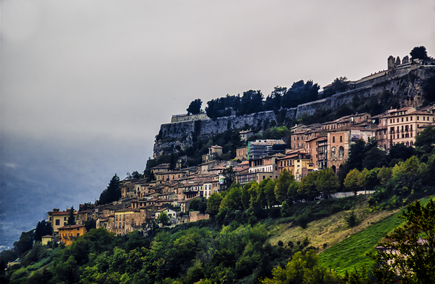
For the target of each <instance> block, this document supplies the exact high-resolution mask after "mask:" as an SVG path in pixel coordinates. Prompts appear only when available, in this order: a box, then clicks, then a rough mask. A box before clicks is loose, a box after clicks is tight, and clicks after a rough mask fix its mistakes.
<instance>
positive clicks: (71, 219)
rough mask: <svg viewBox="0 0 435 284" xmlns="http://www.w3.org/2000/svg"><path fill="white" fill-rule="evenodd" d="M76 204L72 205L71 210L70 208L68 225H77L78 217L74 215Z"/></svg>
mask: <svg viewBox="0 0 435 284" xmlns="http://www.w3.org/2000/svg"><path fill="white" fill-rule="evenodd" d="M74 212H75V210H74V206H71V208H70V210H69V216H68V223H67V225H75V224H76V218H75V216H74Z"/></svg>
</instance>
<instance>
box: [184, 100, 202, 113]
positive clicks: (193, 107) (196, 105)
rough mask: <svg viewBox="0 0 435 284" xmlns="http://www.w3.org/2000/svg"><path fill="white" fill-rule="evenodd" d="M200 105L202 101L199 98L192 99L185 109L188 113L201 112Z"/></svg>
mask: <svg viewBox="0 0 435 284" xmlns="http://www.w3.org/2000/svg"><path fill="white" fill-rule="evenodd" d="M201 105H202V101H201V99H196V100H193V101H192V102H191V103H190V105H189V107H188V108H187V109H186V110H187V113H188V114H199V113H201Z"/></svg>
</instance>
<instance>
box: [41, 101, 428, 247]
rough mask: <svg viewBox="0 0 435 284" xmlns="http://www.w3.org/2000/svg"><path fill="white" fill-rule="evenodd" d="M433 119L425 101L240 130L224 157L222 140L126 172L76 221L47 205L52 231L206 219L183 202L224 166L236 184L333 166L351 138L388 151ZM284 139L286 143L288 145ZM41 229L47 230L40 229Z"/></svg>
mask: <svg viewBox="0 0 435 284" xmlns="http://www.w3.org/2000/svg"><path fill="white" fill-rule="evenodd" d="M433 124H434V113H433V107H432V106H428V107H424V108H421V109H419V110H417V109H415V108H413V107H405V108H401V109H391V110H389V111H387V112H385V113H383V114H380V115H376V116H370V115H369V114H367V113H361V114H354V115H349V116H345V117H341V118H339V119H337V120H334V121H331V122H326V123H322V124H312V125H296V126H294V127H292V128H291V129H290V133H291V136H290V141H284V140H282V139H262V140H256V141H247V140H248V139H249V137H250V136H251V135H253V134H254V133H253V132H252V131H249V130H247V131H242V132H241V133H240V134H241V138H242V140H245V141H247V146H246V147H243V148H240V149H237V157H236V159H234V160H232V161H221V160H220V159H219V157H220V156H221V155H222V147H221V146H218V145H215V146H212V147H210V149H209V152H208V154H207V155H204V156H203V163H202V164H200V165H198V166H196V167H190V168H181V167H180V166H179V165H178V164H177V165H178V166H176V168H175V169H170V164H160V165H158V166H155V167H153V168H152V169H151V170H152V172H153V174H154V177H155V179H154V180H152V181H147V180H146V179H127V180H123V181H122V182H121V198H120V199H119V200H118V201H115V202H113V203H111V204H105V205H91V204H84V205H80V208H79V210H78V212H74V216H75V219H76V225H67V224H68V222H67V220H68V217H69V216H70V212H69V210H66V211H59V209H53V211H50V212H48V216H49V222H50V223H51V225H52V227H53V229H54V235H55V237H56V238H57V239H58V240H59V241H62V242H64V243H65V244H70V243H71V240H72V239H73V238H74V237H77V236H80V235H82V234H84V233H85V232H86V230H85V229H84V227H85V226H84V224H85V222H86V221H88V220H90V219H93V220H96V227H97V228H99V227H104V228H106V229H107V230H109V231H110V232H113V233H115V234H117V235H123V234H127V233H129V232H132V231H135V230H139V231H143V232H144V234H146V232H147V230H148V228H149V224H151V223H153V222H152V221H153V220H155V219H157V218H158V216H159V214H161V213H162V212H163V211H165V212H166V214H167V215H168V216H169V217H170V222H171V224H172V225H175V224H180V223H185V222H195V221H198V220H201V219H207V218H209V216H208V215H207V214H201V213H199V212H196V211H190V212H189V204H190V202H191V201H192V200H194V199H195V198H199V197H205V198H209V197H210V195H211V194H213V193H214V192H219V191H220V190H221V189H222V188H223V186H224V182H225V177H226V175H225V174H224V170H225V169H227V168H230V167H232V169H233V175H234V179H235V181H236V182H239V183H240V184H242V185H244V184H246V183H248V182H251V181H257V182H261V181H262V180H265V179H267V178H271V179H275V178H277V177H278V176H279V174H280V173H281V172H282V171H283V170H284V169H286V170H287V171H290V172H291V173H292V174H293V175H294V176H295V178H296V179H297V180H301V179H302V178H303V177H305V176H306V175H307V174H308V173H310V172H312V171H315V170H321V169H324V168H327V167H328V168H332V169H333V170H334V171H337V170H338V168H339V167H340V165H341V164H342V163H344V162H345V161H346V159H347V158H348V156H349V149H350V146H351V144H352V143H354V142H355V141H357V140H359V139H363V140H365V141H366V142H367V141H368V140H369V139H370V138H376V140H377V141H378V146H379V147H380V148H382V149H384V150H386V151H388V150H389V149H390V148H391V147H392V146H393V145H396V144H400V143H403V144H405V145H406V146H413V145H414V143H415V137H416V136H417V135H418V134H419V133H420V132H421V131H423V129H424V128H426V127H427V126H430V125H433ZM289 146H291V147H289ZM47 237H48V236H47Z"/></svg>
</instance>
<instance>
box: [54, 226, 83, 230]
mask: <svg viewBox="0 0 435 284" xmlns="http://www.w3.org/2000/svg"><path fill="white" fill-rule="evenodd" d="M84 227H85V225H66V226H63V227H60V228H59V230H70V229H78V228H84Z"/></svg>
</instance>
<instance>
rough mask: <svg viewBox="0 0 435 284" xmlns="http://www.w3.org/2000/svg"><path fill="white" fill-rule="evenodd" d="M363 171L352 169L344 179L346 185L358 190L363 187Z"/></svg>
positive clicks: (348, 187) (350, 189) (350, 188)
mask: <svg viewBox="0 0 435 284" xmlns="http://www.w3.org/2000/svg"><path fill="white" fill-rule="evenodd" d="M360 176H361V173H360V171H358V170H357V169H353V170H351V171H350V172H349V173H348V174H347V176H346V178H345V179H344V183H343V184H344V186H345V187H346V188H347V189H348V190H349V191H353V192H354V194H355V195H356V192H357V191H358V190H360V189H361V178H360Z"/></svg>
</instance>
